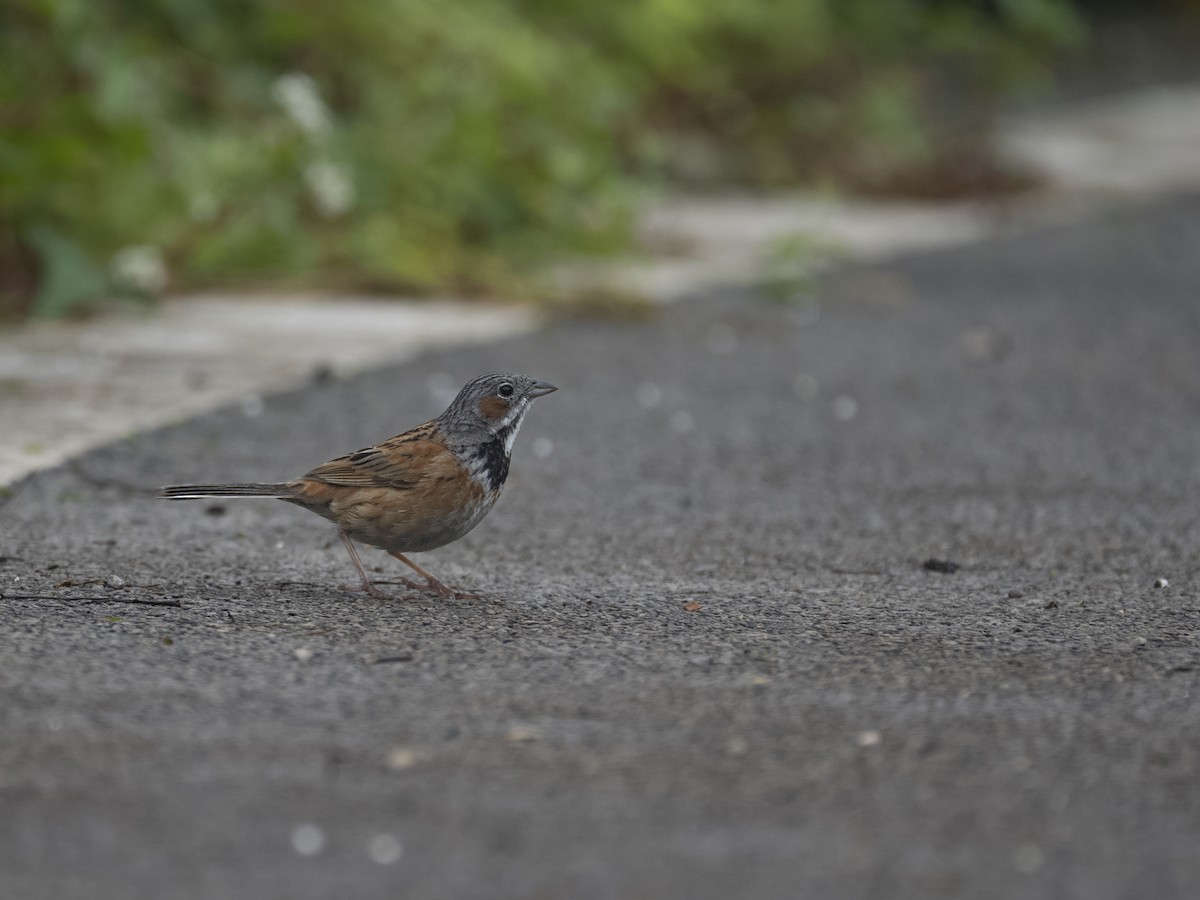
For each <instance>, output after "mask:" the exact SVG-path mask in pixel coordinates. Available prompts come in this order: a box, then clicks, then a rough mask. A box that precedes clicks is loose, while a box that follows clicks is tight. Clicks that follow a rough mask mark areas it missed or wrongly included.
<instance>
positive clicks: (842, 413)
mask: <svg viewBox="0 0 1200 900" xmlns="http://www.w3.org/2000/svg"><path fill="white" fill-rule="evenodd" d="M857 415H858V401H857V400H855V399H854V398H853V397H851V396H850V395H849V394H842V395H841V396H840V397H835V398H834V401H833V417H834V418H835V419H837V420H838V421H839V422H849V421H850V420H851V419H853V418H854V417H855V416H857Z"/></svg>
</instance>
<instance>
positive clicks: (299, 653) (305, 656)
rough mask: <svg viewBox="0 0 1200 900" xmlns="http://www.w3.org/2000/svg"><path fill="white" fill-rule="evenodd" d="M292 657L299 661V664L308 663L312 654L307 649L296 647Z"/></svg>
mask: <svg viewBox="0 0 1200 900" xmlns="http://www.w3.org/2000/svg"><path fill="white" fill-rule="evenodd" d="M292 655H293V656H295V657H296V659H298V660H300V662H308V661H309V660H310V659H312V656H313V652H312V650H310V649H308V647H297V648H296V649H295V650H293V651H292Z"/></svg>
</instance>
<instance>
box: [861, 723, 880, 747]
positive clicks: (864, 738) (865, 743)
mask: <svg viewBox="0 0 1200 900" xmlns="http://www.w3.org/2000/svg"><path fill="white" fill-rule="evenodd" d="M882 740H883V735H882V734H880V733H879V732H878V731H876V730H875V729H873V728H871V729H867V730H866V731H860V732H859V733H858V736H857V737H855V738H854V743H856V744H858V746H860V747H875V746H878V745H879V743H880V742H881V741H882Z"/></svg>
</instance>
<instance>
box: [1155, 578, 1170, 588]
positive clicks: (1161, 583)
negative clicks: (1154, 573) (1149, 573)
mask: <svg viewBox="0 0 1200 900" xmlns="http://www.w3.org/2000/svg"><path fill="white" fill-rule="evenodd" d="M1170 583H1171V582H1169V581H1167V579H1165V578H1155V579H1154V586H1155V587H1156V588H1165V587H1166V586H1167V585H1168V584H1170Z"/></svg>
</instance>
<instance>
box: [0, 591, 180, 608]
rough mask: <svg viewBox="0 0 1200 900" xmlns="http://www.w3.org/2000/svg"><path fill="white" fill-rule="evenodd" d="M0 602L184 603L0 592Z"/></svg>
mask: <svg viewBox="0 0 1200 900" xmlns="http://www.w3.org/2000/svg"><path fill="white" fill-rule="evenodd" d="M0 600H68V601H71V602H74V603H140V604H141V605H142V606H182V605H183V604H182V602H181V601H180V600H179V599H178V598H176V597H171V598H167V599H162V600H160V599H156V598H151V597H119V596H113V597H97V596H91V597H71V596H63V595H62V594H10V593H7V592H4V591H0Z"/></svg>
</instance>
